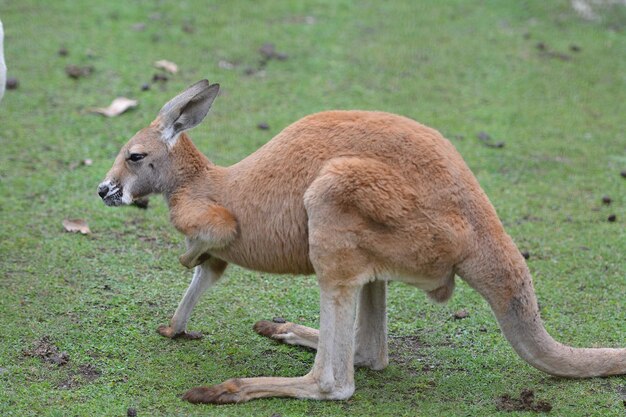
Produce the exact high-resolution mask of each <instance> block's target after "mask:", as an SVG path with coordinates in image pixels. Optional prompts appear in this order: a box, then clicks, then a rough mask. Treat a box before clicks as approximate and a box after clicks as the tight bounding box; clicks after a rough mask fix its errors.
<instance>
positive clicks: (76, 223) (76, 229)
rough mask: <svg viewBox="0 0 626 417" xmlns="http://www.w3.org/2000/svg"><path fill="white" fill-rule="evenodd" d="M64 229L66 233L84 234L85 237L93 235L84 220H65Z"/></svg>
mask: <svg viewBox="0 0 626 417" xmlns="http://www.w3.org/2000/svg"><path fill="white" fill-rule="evenodd" d="M63 227H64V228H65V231H66V232H72V233H82V234H83V235H88V234H90V233H91V230H89V225H88V224H87V222H86V221H85V220H83V219H65V220H63Z"/></svg>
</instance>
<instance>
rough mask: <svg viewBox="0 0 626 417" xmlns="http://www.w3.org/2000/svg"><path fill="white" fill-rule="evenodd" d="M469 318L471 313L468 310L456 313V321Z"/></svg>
mask: <svg viewBox="0 0 626 417" xmlns="http://www.w3.org/2000/svg"><path fill="white" fill-rule="evenodd" d="M467 317H469V312H468V311H467V310H466V309H461V310H459V311H457V312H456V313H454V319H455V320H461V319H464V318H467Z"/></svg>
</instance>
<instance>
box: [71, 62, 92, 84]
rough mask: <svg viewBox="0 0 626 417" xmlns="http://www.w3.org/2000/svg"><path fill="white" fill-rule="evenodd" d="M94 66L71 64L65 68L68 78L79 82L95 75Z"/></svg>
mask: <svg viewBox="0 0 626 417" xmlns="http://www.w3.org/2000/svg"><path fill="white" fill-rule="evenodd" d="M93 71H94V67H93V65H85V66H79V65H75V64H70V65H68V66H66V67H65V73H66V74H67V76H68V77H70V78H73V79H75V80H78V79H79V78H83V77H88V76H90V75H91V73H93Z"/></svg>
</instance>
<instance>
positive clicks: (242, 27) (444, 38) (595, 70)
mask: <svg viewBox="0 0 626 417" xmlns="http://www.w3.org/2000/svg"><path fill="white" fill-rule="evenodd" d="M98 3H100V4H98V5H96V2H88V1H82V0H81V1H72V0H64V1H63V0H54V1H47V2H40V1H36V0H19V1H18V0H0V19H2V21H3V22H4V27H5V32H6V40H5V55H6V59H7V65H8V67H9V76H10V77H16V78H18V80H19V83H20V85H19V88H18V89H16V90H9V91H7V93H6V95H5V97H4V101H3V102H2V103H1V104H0V147H1V150H0V219H1V226H0V271H1V274H0V319H1V321H2V328H1V331H0V415H2V416H20V417H22V416H100V415H101V416H125V415H126V414H127V410H128V409H129V408H134V409H136V411H137V415H139V416H178V415H180V416H183V415H185V416H186V415H197V416H200V415H202V416H207V415H210V416H266V417H270V416H272V415H273V414H279V415H281V416H283V417H286V416H342V415H345V416H348V415H350V416H402V415H406V416H418V415H419V416H485V415H498V413H501V414H502V415H511V416H512V415H527V414H528V413H522V412H517V413H516V412H513V413H507V412H503V411H498V409H497V399H498V398H499V397H501V396H502V395H505V394H509V395H511V396H512V397H519V395H520V391H521V390H522V389H530V390H533V391H534V393H535V397H536V398H537V399H539V400H545V401H548V402H549V403H550V404H551V405H552V407H553V409H552V412H551V415H556V416H596V415H597V416H624V413H625V412H626V408H625V404H624V401H626V378H625V377H613V378H605V379H592V380H567V379H560V378H554V377H551V376H549V375H547V374H544V373H542V372H540V371H538V370H535V369H534V368H532V367H530V366H529V365H527V364H526V363H525V362H523V361H522V360H521V359H519V358H518V356H517V355H516V354H515V353H514V352H513V350H512V349H511V348H510V346H509V345H508V343H507V342H506V341H505V339H504V337H503V336H502V335H501V333H500V331H499V329H498V327H497V324H496V322H495V319H494V318H493V316H492V314H491V312H490V310H489V308H488V306H487V304H486V302H485V301H483V300H482V299H481V298H480V297H479V296H478V294H476V293H475V292H473V291H472V290H470V289H469V287H468V286H467V285H465V284H464V283H462V282H459V285H458V287H457V291H456V294H455V295H454V297H453V299H452V300H451V301H450V302H449V303H448V304H447V305H444V306H439V305H433V304H432V303H430V302H429V301H428V300H427V299H426V297H425V295H424V294H423V293H422V292H420V291H418V290H416V289H413V288H411V287H407V286H405V285H402V284H398V283H392V284H391V285H390V299H389V331H390V337H391V364H390V366H389V367H388V368H387V369H386V370H384V371H382V372H374V371H370V370H365V369H358V370H357V371H356V384H357V390H356V393H355V395H354V396H353V397H352V398H351V399H350V400H348V401H339V402H317V401H305V400H292V399H267V400H258V401H253V402H250V403H245V404H239V405H227V406H194V405H191V404H188V403H186V402H183V401H181V400H180V396H181V394H182V393H184V392H185V391H186V390H187V389H189V388H191V387H194V386H197V385H203V384H213V383H218V382H221V381H223V380H225V379H227V378H231V377H245V376H269V375H275V376H297V375H302V374H304V373H306V372H308V370H309V368H310V366H311V365H312V363H313V358H314V353H313V352H312V351H310V350H306V349H300V348H297V347H290V346H284V345H279V344H276V343H274V342H272V341H270V340H267V339H264V338H262V337H260V336H258V335H256V334H255V333H254V332H252V330H251V327H252V325H253V323H254V322H255V321H256V320H259V319H267V318H272V317H274V316H282V317H285V318H286V319H288V320H291V321H296V322H299V323H302V324H306V325H310V326H317V322H318V317H319V316H318V301H319V295H318V290H317V286H316V281H315V279H314V277H292V276H272V275H268V274H261V273H254V272H250V271H246V270H243V269H241V268H238V267H231V268H230V269H229V270H228V273H227V276H226V278H225V279H224V280H223V281H222V282H221V285H218V286H217V287H215V288H214V290H212V291H211V292H210V293H209V294H207V296H206V297H205V298H203V300H202V301H201V302H200V303H199V304H198V306H197V307H196V309H195V311H194V314H193V315H192V318H191V321H190V324H189V328H190V330H197V331H202V332H203V333H204V335H205V337H204V338H203V339H202V340H199V341H184V340H168V339H165V338H163V337H161V336H159V335H158V334H157V333H156V331H155V330H156V328H157V327H158V326H159V325H160V324H166V323H167V322H168V320H169V318H170V317H171V315H172V313H173V312H174V309H175V308H176V305H177V303H178V300H179V299H180V297H181V296H182V294H183V291H184V290H185V288H186V286H187V284H188V282H189V280H190V278H191V273H190V272H189V271H187V270H185V269H184V268H183V267H182V266H181V265H180V264H179V263H178V260H177V258H178V256H179V255H180V254H181V253H182V252H183V251H184V244H183V238H182V236H180V235H178V234H177V232H176V231H175V230H174V229H173V228H172V227H171V226H170V225H169V223H168V215H167V208H166V206H165V204H164V202H163V201H162V199H161V198H152V200H151V202H150V207H149V209H148V210H140V209H137V208H135V207H126V208H121V209H113V208H109V207H105V205H104V204H102V202H101V201H100V199H99V198H98V196H97V194H96V186H97V185H98V183H99V182H100V181H101V180H102V178H103V177H104V175H105V173H106V171H107V170H108V169H109V167H110V166H111V164H112V162H113V159H114V157H115V155H116V154H117V151H118V149H119V148H120V146H121V145H122V144H123V143H125V142H126V141H127V140H128V138H130V137H131V136H132V135H133V134H134V133H135V132H136V131H137V130H138V129H140V128H142V127H143V126H145V125H146V124H147V123H149V122H150V121H151V120H152V119H153V118H154V117H155V115H156V113H157V112H158V110H159V109H160V107H161V106H162V104H163V103H165V102H166V101H167V100H168V99H169V98H171V97H173V96H174V95H175V94H176V93H178V92H179V91H181V90H182V89H184V88H185V87H186V86H187V85H189V84H191V83H193V82H195V81H197V80H199V79H201V78H208V79H209V80H210V81H211V82H219V83H220V84H221V85H222V89H223V94H222V96H221V97H219V98H218V100H217V101H216V103H215V104H214V106H213V110H212V114H211V115H210V116H209V117H208V118H207V120H206V121H205V122H204V124H202V125H201V126H200V127H198V128H196V129H195V130H193V131H192V132H191V137H192V138H193V139H194V141H195V143H196V144H197V145H198V147H199V148H200V149H201V150H202V151H203V152H205V153H206V154H207V155H208V156H209V157H210V158H211V159H212V160H213V161H214V162H216V163H218V164H221V165H229V164H232V163H235V162H236V161H238V160H240V159H241V158H243V157H244V156H246V155H248V154H249V153H251V152H253V151H254V150H255V149H256V148H258V147H259V146H260V145H262V144H263V143H265V142H267V141H268V140H270V139H271V137H272V136H273V135H274V134H276V133H278V132H279V131H280V130H281V129H282V128H283V127H285V126H287V125H288V124H289V123H291V122H293V121H295V120H297V119H299V118H300V117H302V116H304V115H307V114H310V113H313V112H316V111H320V110H327V109H377V110H384V111H389V112H394V113H399V114H402V115H405V116H408V117H411V118H413V119H415V120H418V121H420V122H422V123H424V124H427V125H429V126H432V127H434V128H436V129H438V130H440V131H441V132H442V133H443V134H444V135H445V136H446V137H448V138H449V139H450V140H451V141H452V142H453V143H454V145H455V146H456V147H457V149H458V150H459V151H460V152H461V154H462V155H463V156H464V158H465V160H466V161H467V163H468V164H469V166H470V167H471V168H472V170H473V172H474V173H475V175H476V176H477V177H478V180H479V181H480V183H481V184H482V186H483V188H484V189H485V191H486V192H487V194H488V195H489V196H490V198H491V201H492V202H493V204H494V205H495V207H496V208H497V210H498V213H499V215H500V217H501V219H502V221H503V223H504V224H505V227H506V228H507V230H508V232H509V233H510V234H511V235H512V236H513V238H514V240H515V241H516V243H517V244H518V246H519V248H520V250H523V251H528V252H529V253H530V259H529V260H528V264H529V267H530V269H531V271H532V274H533V278H534V281H535V287H536V291H537V295H538V298H539V301H540V304H541V310H542V315H543V318H544V320H545V322H546V327H547V329H548V331H549V332H550V333H551V334H552V335H553V336H554V337H555V338H556V339H557V340H559V341H562V342H564V343H568V344H571V345H574V346H612V347H618V346H622V347H624V346H626V228H625V227H624V225H625V224H626V179H624V178H622V177H621V176H620V172H621V171H623V170H626V135H625V133H624V126H625V123H624V121H625V120H626V119H625V116H626V101H625V100H624V97H625V94H624V93H625V92H626V75H625V74H626V54H625V53H624V52H625V51H626V12H625V11H624V9H626V8H622V9H618V8H614V9H608V10H604V11H602V13H603V14H602V16H603V17H604V19H603V20H600V21H595V22H588V21H584V20H582V19H581V18H580V17H579V16H578V15H577V14H575V13H574V12H573V11H572V9H571V7H570V2H569V1H566V0H558V1H551V2H546V1H542V0H532V1H531V0H527V1H515V2H514V1H496V0H485V1H481V0H473V1H466V0H454V1H453V0H447V1H441V2H414V1H393V2H376V1H350V0H319V1H310V2H300V1H295V0H294V1H259V2H249V1H243V0H234V1H228V2H217V1H211V2H206V1H201V0H180V1H149V0H143V1H118V0H111V1H108V2H98ZM264 43H273V44H274V45H275V47H276V50H277V51H279V52H283V53H286V54H287V55H288V57H287V59H286V60H277V59H273V60H270V61H268V62H267V63H266V65H264V66H263V65H260V60H261V55H260V54H259V52H258V49H259V48H260V47H261V46H262V45H263V44H264ZM61 48H65V49H66V50H67V53H68V54H67V56H60V55H59V53H58V51H59V50H60V49H61ZM159 59H168V60H171V61H173V62H175V63H177V64H178V65H179V67H180V71H179V73H178V74H176V75H171V76H170V77H169V80H168V81H166V82H163V81H159V82H155V83H152V81H151V80H152V77H153V75H154V74H155V73H158V72H159V71H158V70H156V69H154V68H153V62H154V61H156V60H159ZM220 62H221V63H220ZM69 64H76V65H80V66H93V69H94V71H93V73H92V74H90V75H89V76H86V77H83V78H80V79H78V80H75V79H71V78H69V77H68V76H67V74H66V72H65V67H66V66H67V65H69ZM144 83H149V84H150V86H151V88H150V89H149V90H148V91H141V86H142V84H144ZM117 96H127V97H130V98H134V99H137V100H139V106H138V108H136V109H134V110H132V111H130V112H128V113H126V114H123V115H121V116H119V117H117V118H111V119H107V118H104V117H101V116H98V115H93V114H89V113H88V110H89V109H90V108H92V107H97V106H105V105H108V104H109V103H110V102H111V100H112V99H113V98H115V97H117ZM259 123H267V124H268V125H269V129H268V130H261V129H258V128H257V125H258V124H259ZM480 132H485V133H487V134H488V135H489V136H490V137H491V138H492V141H493V143H495V142H503V143H504V147H501V148H495V147H489V146H486V143H484V141H481V140H480V139H478V134H479V133H480ZM84 159H91V160H92V161H93V164H92V165H90V166H86V165H83V164H82V163H81V161H83V160H84ZM605 195H607V196H610V197H611V199H612V203H611V204H610V205H606V204H603V203H602V197H603V196H605ZM611 214H614V215H615V216H616V221H614V222H609V221H608V220H607V219H608V217H609V215H611ZM65 218H83V219H86V220H87V221H88V223H89V225H90V227H91V230H92V234H91V235H88V236H82V235H78V234H70V233H66V232H64V231H63V227H62V224H61V222H62V220H63V219H65ZM460 309H466V310H467V311H468V312H469V317H467V318H465V319H462V320H455V319H454V318H453V315H454V312H456V311H458V310H460ZM42 342H46V343H48V344H49V347H50V349H52V350H54V349H55V347H56V348H57V349H58V351H59V352H67V356H68V358H69V361H68V362H67V363H66V364H64V365H57V364H54V363H49V362H45V361H43V360H42V359H41V358H40V357H38V356H37V352H36V350H37V346H38V344H39V348H40V350H41V349H43V348H44V347H45V346H42ZM33 355H34V356H33Z"/></svg>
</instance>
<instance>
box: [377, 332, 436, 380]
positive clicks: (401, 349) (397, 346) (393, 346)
mask: <svg viewBox="0 0 626 417" xmlns="http://www.w3.org/2000/svg"><path fill="white" fill-rule="evenodd" d="M427 347H430V345H428V344H426V343H424V342H422V341H421V340H420V338H419V337H418V336H415V335H411V336H390V337H389V362H390V363H394V364H397V365H398V366H400V367H401V368H402V369H404V370H405V371H407V372H408V373H409V374H413V375H417V374H421V373H423V372H431V371H434V370H435V369H437V368H438V367H439V364H437V363H432V362H433V361H432V360H429V361H426V360H425V359H426V358H429V357H428V356H427V355H424V354H422V353H421V352H420V350H421V349H423V348H427ZM429 359H430V358H429ZM416 361H417V362H419V363H420V365H422V366H416V364H415V362H416Z"/></svg>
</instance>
